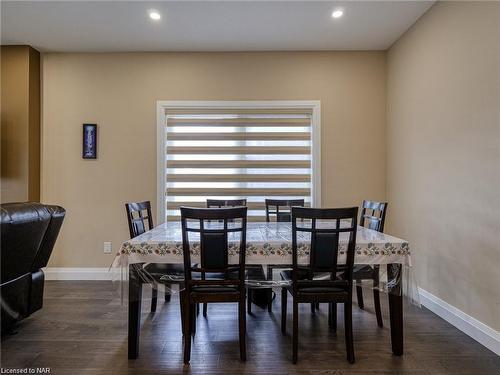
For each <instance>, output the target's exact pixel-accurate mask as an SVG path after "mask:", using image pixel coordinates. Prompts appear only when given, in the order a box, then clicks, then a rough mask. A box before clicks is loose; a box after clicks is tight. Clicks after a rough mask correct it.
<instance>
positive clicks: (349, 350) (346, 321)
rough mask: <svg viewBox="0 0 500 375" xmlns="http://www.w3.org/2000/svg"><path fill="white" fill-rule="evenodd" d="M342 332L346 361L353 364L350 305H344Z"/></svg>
mask: <svg viewBox="0 0 500 375" xmlns="http://www.w3.org/2000/svg"><path fill="white" fill-rule="evenodd" d="M344 330H345V346H346V351H347V361H348V362H349V363H354V339H353V335H352V303H349V302H347V303H344Z"/></svg>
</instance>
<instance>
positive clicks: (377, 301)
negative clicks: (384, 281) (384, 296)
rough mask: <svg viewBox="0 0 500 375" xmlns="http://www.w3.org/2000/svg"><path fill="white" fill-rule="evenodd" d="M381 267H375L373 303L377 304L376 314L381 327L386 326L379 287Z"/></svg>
mask: <svg viewBox="0 0 500 375" xmlns="http://www.w3.org/2000/svg"><path fill="white" fill-rule="evenodd" d="M379 270H380V268H379V266H375V267H374V269H373V303H374V305H375V315H376V317H377V324H378V326H379V327H380V328H382V327H383V326H384V322H383V321H382V309H381V308H380V292H379V290H378V287H379V285H380V272H379Z"/></svg>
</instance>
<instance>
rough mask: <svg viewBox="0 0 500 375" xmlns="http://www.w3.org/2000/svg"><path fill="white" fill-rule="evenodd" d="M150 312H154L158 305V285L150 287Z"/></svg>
mask: <svg viewBox="0 0 500 375" xmlns="http://www.w3.org/2000/svg"><path fill="white" fill-rule="evenodd" d="M151 288H152V289H151V312H152V313H154V312H156V305H157V304H158V285H156V284H154V285H152V286H151Z"/></svg>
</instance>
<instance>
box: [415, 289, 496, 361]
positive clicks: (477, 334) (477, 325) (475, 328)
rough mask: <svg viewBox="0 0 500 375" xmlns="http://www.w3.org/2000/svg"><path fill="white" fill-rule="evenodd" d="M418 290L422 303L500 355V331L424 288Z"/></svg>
mask: <svg viewBox="0 0 500 375" xmlns="http://www.w3.org/2000/svg"><path fill="white" fill-rule="evenodd" d="M418 292H419V294H420V302H421V303H422V305H424V306H425V307H427V308H428V309H429V310H431V311H432V312H433V313H434V314H436V315H438V316H440V317H441V318H443V319H444V320H446V321H447V322H448V323H450V324H452V325H453V326H455V327H456V328H458V329H459V330H460V331H462V332H464V333H465V334H466V335H468V336H470V337H472V338H473V339H474V340H476V341H477V342H479V343H480V344H482V345H484V346H485V347H487V348H488V349H489V350H491V351H492V352H494V353H495V354H497V355H500V332H498V331H496V330H494V329H493V328H491V327H489V326H487V325H486V324H484V323H481V322H480V321H479V320H477V319H475V318H473V317H472V316H470V315H467V314H466V313H464V312H463V311H461V310H459V309H457V308H456V307H455V306H452V305H450V304H449V303H447V302H445V301H443V300H442V299H440V298H438V297H436V296H435V295H433V294H431V293H429V292H428V291H426V290H424V289H422V288H418Z"/></svg>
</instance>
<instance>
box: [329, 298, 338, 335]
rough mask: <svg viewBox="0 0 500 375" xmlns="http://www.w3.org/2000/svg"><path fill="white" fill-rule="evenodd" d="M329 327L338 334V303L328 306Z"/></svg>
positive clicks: (331, 303)
mask: <svg viewBox="0 0 500 375" xmlns="http://www.w3.org/2000/svg"><path fill="white" fill-rule="evenodd" d="M328 326H329V327H330V328H331V329H332V331H333V332H337V303H335V302H330V303H329V304H328Z"/></svg>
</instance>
